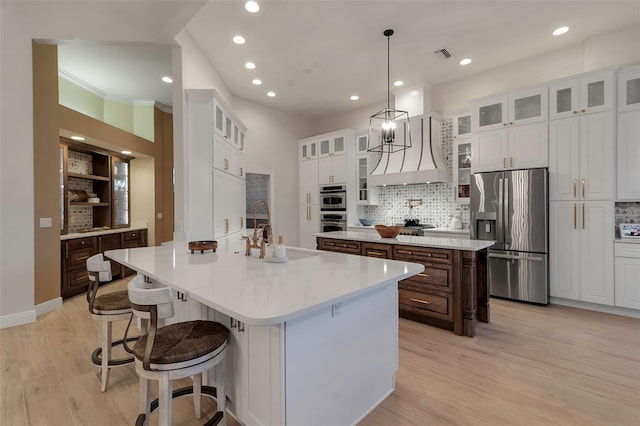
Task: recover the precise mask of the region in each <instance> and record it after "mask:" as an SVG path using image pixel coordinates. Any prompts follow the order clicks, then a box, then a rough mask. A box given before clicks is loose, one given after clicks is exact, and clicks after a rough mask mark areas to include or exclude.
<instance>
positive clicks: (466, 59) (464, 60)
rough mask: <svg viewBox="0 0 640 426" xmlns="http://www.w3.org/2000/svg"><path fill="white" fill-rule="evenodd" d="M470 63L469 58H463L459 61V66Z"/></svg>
mask: <svg viewBox="0 0 640 426" xmlns="http://www.w3.org/2000/svg"><path fill="white" fill-rule="evenodd" d="M470 63H471V59H469V58H464V59H463V60H461V61H460V65H469V64H470Z"/></svg>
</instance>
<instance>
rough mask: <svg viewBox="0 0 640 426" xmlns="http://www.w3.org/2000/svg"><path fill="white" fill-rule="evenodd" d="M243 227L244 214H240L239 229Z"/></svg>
mask: <svg viewBox="0 0 640 426" xmlns="http://www.w3.org/2000/svg"><path fill="white" fill-rule="evenodd" d="M243 228H244V216H240V229H243Z"/></svg>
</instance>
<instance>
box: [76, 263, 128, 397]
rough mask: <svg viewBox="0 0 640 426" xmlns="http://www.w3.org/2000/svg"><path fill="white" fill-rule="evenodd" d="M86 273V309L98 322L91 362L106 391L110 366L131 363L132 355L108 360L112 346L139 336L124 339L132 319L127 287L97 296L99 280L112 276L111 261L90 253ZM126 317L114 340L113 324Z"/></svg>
mask: <svg viewBox="0 0 640 426" xmlns="http://www.w3.org/2000/svg"><path fill="white" fill-rule="evenodd" d="M87 272H88V274H89V287H88V289H87V302H88V303H89V312H90V313H91V316H92V317H93V319H94V320H96V321H97V322H98V323H99V326H98V329H99V338H98V345H99V347H98V348H96V349H95V350H94V351H93V353H92V354H91V361H92V362H93V363H94V364H95V365H97V366H98V367H100V369H101V372H100V373H101V388H100V390H101V391H102V392H105V391H106V390H107V384H108V383H109V371H110V369H111V368H112V367H120V366H123V365H127V364H130V363H132V362H133V357H127V358H121V359H111V348H113V347H114V346H117V345H122V344H123V343H124V342H125V341H129V342H131V341H134V340H137V339H138V338H137V337H129V338H127V332H128V331H129V326H130V325H131V319H132V318H133V312H132V311H131V307H130V306H129V295H128V293H127V290H120V291H114V292H111V293H106V294H101V295H99V296H98V286H99V285H100V283H104V282H109V281H111V279H112V277H111V262H109V261H108V260H104V257H103V256H102V253H98V254H96V255H93V256H91V257H90V258H88V259H87ZM126 320H129V323H128V324H127V330H126V331H125V334H124V338H122V339H120V340H117V341H115V342H114V341H113V339H112V323H113V322H114V321H126Z"/></svg>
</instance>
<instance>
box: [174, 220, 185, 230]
mask: <svg viewBox="0 0 640 426" xmlns="http://www.w3.org/2000/svg"><path fill="white" fill-rule="evenodd" d="M175 225H176V232H184V223H182V221H181V220H176V222H175Z"/></svg>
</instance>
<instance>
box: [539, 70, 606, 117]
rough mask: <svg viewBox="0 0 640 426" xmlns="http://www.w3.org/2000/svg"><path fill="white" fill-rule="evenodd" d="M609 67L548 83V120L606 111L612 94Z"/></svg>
mask: <svg viewBox="0 0 640 426" xmlns="http://www.w3.org/2000/svg"><path fill="white" fill-rule="evenodd" d="M613 87H614V75H613V70H608V71H601V72H597V73H589V74H582V75H581V76H578V77H572V78H567V79H563V80H558V81H556V82H554V83H551V84H550V85H549V97H550V99H549V119H551V120H554V119H557V118H566V117H571V116H577V115H580V114H590V113H595V112H601V111H607V110H610V109H611V108H613V96H614V95H615V91H614V89H613Z"/></svg>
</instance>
